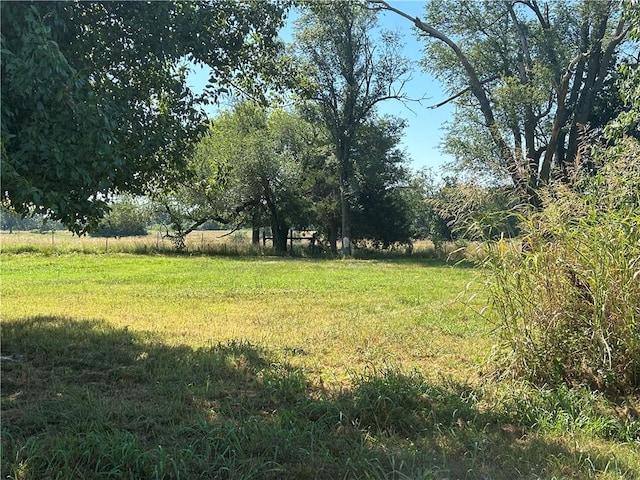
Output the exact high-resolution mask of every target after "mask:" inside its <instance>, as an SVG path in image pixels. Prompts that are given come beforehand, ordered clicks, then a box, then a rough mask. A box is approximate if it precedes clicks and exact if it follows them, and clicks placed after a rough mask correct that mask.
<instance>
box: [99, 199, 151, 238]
mask: <svg viewBox="0 0 640 480" xmlns="http://www.w3.org/2000/svg"><path fill="white" fill-rule="evenodd" d="M148 223H149V214H148V212H147V211H146V209H145V208H144V207H143V206H141V205H136V204H134V203H133V202H130V201H123V202H119V203H115V204H114V205H113V206H112V207H111V210H110V211H109V213H108V214H107V216H106V217H105V218H103V219H102V220H101V221H100V224H99V225H98V228H97V229H96V230H95V231H94V232H91V235H92V236H98V237H131V236H135V235H146V234H147V225H148Z"/></svg>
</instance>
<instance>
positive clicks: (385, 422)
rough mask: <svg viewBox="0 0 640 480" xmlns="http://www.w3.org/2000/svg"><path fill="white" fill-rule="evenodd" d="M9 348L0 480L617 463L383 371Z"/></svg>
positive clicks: (11, 329)
mask: <svg viewBox="0 0 640 480" xmlns="http://www.w3.org/2000/svg"><path fill="white" fill-rule="evenodd" d="M2 354H3V356H10V355H14V356H13V357H11V360H8V361H6V362H3V364H2V370H3V371H2V420H3V421H2V476H3V477H5V478H97V477H102V476H105V477H109V478H238V479H247V478H260V479H263V478H264V479H271V478H282V479H284V478H289V479H306V478H309V479H311V478H314V479H334V478H398V479H400V478H433V479H440V478H442V479H444V478H449V479H452V478H465V479H475V478H497V479H501V478H504V479H506V478H516V477H531V478H552V477H554V476H558V475H559V476H562V472H563V471H571V472H575V473H576V475H578V476H581V475H582V474H584V477H587V476H589V474H593V472H594V471H605V470H606V469H607V468H609V464H610V462H611V461H612V460H613V459H612V458H608V457H607V456H606V455H605V456H599V455H598V454H597V452H591V453H592V454H591V455H590V452H588V451H585V450H582V451H580V452H575V451H571V450H570V449H567V448H566V447H564V446H563V445H561V444H554V443H553V442H550V441H545V440H544V438H543V437H541V436H537V435H535V433H532V431H531V430H530V428H529V426H527V425H523V424H518V423H517V422H515V421H514V419H513V418H511V417H509V416H508V415H505V414H503V413H496V412H492V411H487V410H486V409H484V410H483V409H481V408H480V407H479V405H480V404H481V399H478V398H477V395H478V393H477V392H474V391H473V389H471V388H469V386H466V385H456V384H446V385H433V384H427V383H425V382H424V381H423V380H422V379H421V378H419V377H416V376H414V375H404V374H401V373H398V372H394V371H392V370H387V371H383V372H378V373H367V374H363V375H362V376H361V377H355V378H354V385H353V388H349V389H343V390H341V391H337V390H330V389H326V388H323V387H322V386H320V385H313V384H311V383H310V381H309V380H308V378H307V376H306V375H305V372H304V371H302V370H300V369H297V368H293V367H291V366H290V365H288V364H287V363H285V362H282V361H281V360H280V358H279V357H278V356H277V355H274V354H273V352H269V351H267V350H265V349H264V348H261V347H258V346H255V345H251V344H249V343H245V342H242V341H237V342H229V343H226V344H215V345H211V346H209V347H207V348H201V349H193V348H189V347H186V346H167V345H164V344H162V343H160V342H158V341H155V340H154V338H153V336H146V335H145V336H144V338H142V337H141V336H140V335H137V334H135V333H133V332H131V331H128V330H126V329H114V328H112V327H111V326H109V325H108V324H107V323H106V322H102V321H89V320H76V319H69V318H59V317H53V318H51V317H38V318H32V319H23V320H19V321H11V322H4V323H3V325H2ZM18 355H19V356H18ZM581 458H587V459H588V462H587V461H584V465H581V463H580V462H581V461H582V460H581ZM549 459H552V461H550V460H549ZM598 469H599V470H598ZM620 469H621V470H622V471H625V469H626V471H627V472H628V475H629V478H633V476H634V475H640V472H633V471H631V470H630V467H628V466H624V465H622V466H620Z"/></svg>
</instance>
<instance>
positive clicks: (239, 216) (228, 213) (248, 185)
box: [163, 102, 313, 253]
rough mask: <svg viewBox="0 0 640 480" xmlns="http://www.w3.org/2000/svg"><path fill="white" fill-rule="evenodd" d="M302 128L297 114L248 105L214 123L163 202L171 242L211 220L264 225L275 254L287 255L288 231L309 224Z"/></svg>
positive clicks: (305, 138) (306, 145) (305, 141)
mask: <svg viewBox="0 0 640 480" xmlns="http://www.w3.org/2000/svg"><path fill="white" fill-rule="evenodd" d="M308 128H309V125H308V124H306V123H305V122H304V121H302V119H301V118H300V117H299V116H297V115H294V114H291V113H288V112H285V111H283V110H277V109H276V110H273V111H271V112H268V111H267V109H266V108H264V107H260V106H258V105H256V104H254V103H250V102H241V103H238V104H237V105H236V106H235V107H234V109H233V110H232V111H229V112H223V113H222V114H220V115H219V116H218V117H217V118H215V119H214V120H213V121H212V123H211V124H210V129H209V132H208V134H207V135H206V136H205V137H204V138H203V139H202V140H201V141H200V143H199V144H198V146H197V148H196V151H195V154H194V156H193V158H192V159H191V162H190V171H191V172H192V175H191V176H190V177H189V178H187V179H186V180H185V181H184V182H180V183H178V184H176V185H175V186H174V188H173V189H172V192H171V194H170V195H167V196H165V197H164V199H163V203H164V206H165V209H166V210H167V212H169V214H170V216H171V218H172V223H173V226H174V230H175V231H176V233H177V237H178V238H180V237H182V238H183V237H184V236H185V235H186V234H188V233H189V232H190V231H193V229H195V228H197V227H198V226H199V225H202V224H204V223H205V222H207V221H210V220H215V221H218V222H221V223H225V224H230V223H234V224H236V225H242V224H250V225H252V226H253V227H254V228H255V227H259V226H262V225H263V224H264V223H266V224H268V225H269V226H270V227H271V232H272V235H273V243H274V247H275V249H276V251H277V252H280V253H282V252H286V250H287V236H288V232H289V229H290V228H291V227H292V226H294V225H303V224H304V223H305V218H308V215H307V214H306V213H305V212H306V211H307V210H308V207H307V203H309V202H310V197H309V195H308V194H307V192H306V191H305V186H306V185H308V183H307V182H306V181H305V180H304V177H303V164H305V160H304V157H305V156H306V155H307V154H308V153H307V152H308V151H309V150H310V148H312V147H313V145H310V144H309V141H308V136H306V135H305V130H306V129H308Z"/></svg>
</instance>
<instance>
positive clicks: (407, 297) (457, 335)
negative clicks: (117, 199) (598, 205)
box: [2, 254, 490, 382]
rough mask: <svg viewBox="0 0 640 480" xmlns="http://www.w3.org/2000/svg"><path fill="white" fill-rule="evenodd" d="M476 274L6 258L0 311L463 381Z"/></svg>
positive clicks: (313, 368)
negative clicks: (264, 348)
mask: <svg viewBox="0 0 640 480" xmlns="http://www.w3.org/2000/svg"><path fill="white" fill-rule="evenodd" d="M477 277H478V273H477V272H476V271H474V270H473V269H469V268H456V267H453V266H451V265H445V264H442V263H439V264H433V263H424V262H422V263H421V262H419V261H417V262H412V261H393V262H391V261H372V260H369V261H366V260H310V259H289V258H278V257H271V258H262V257H247V258H224V257H204V256H194V257H189V256H159V255H149V256H140V255H127V254H113V255H61V256H57V255H51V256H44V255H6V256H3V258H2V318H3V320H4V321H10V320H11V321H12V320H22V319H27V318H31V317H34V316H47V317H63V318H67V319H72V320H90V321H105V322H107V323H108V324H109V325H111V326H112V327H114V328H122V327H126V328H128V329H129V330H131V331H134V332H136V333H139V334H140V335H142V336H143V337H144V338H145V339H146V340H149V341H157V342H161V343H163V344H166V345H187V346H190V347H203V346H207V345H211V344H216V343H218V342H226V341H229V340H234V341H248V342H251V343H254V344H257V345H261V346H267V347H268V348H269V349H272V350H274V351H275V352H279V353H281V354H282V355H283V356H285V357H288V358H289V359H290V360H292V361H294V362H295V363H296V364H299V365H301V366H304V367H305V368H306V369H309V371H310V372H314V373H315V374H317V375H318V376H321V377H322V379H323V381H329V382H333V381H335V380H337V381H341V380H343V379H344V378H346V377H347V376H348V374H349V373H350V372H353V371H361V370H362V369H363V368H365V367H372V368H381V367H384V366H402V367H407V368H416V369H419V370H421V371H423V372H424V373H425V374H426V375H427V376H436V377H437V376H440V375H442V374H446V375H449V374H451V375H455V376H458V377H465V378H466V377H472V376H474V375H476V373H477V370H478V365H479V363H480V362H481V361H482V359H483V358H484V357H485V356H486V354H487V352H488V350H487V349H488V347H489V345H490V339H489V338H488V335H487V332H488V326H487V325H485V324H483V323H482V322H481V321H479V320H478V318H479V317H478V316H477V315H474V313H477V310H479V309H480V308H482V305H481V303H480V302H479V301H475V302H474V301H470V300H472V297H473V295H472V293H471V291H470V290H469V289H468V288H467V287H468V285H469V283H470V282H471V281H472V280H473V279H474V278H477ZM465 303H467V308H465V307H464V304H465ZM474 309H475V312H474ZM16 353H18V352H16ZM292 357H293V358H292Z"/></svg>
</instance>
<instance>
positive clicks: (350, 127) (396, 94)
mask: <svg viewBox="0 0 640 480" xmlns="http://www.w3.org/2000/svg"><path fill="white" fill-rule="evenodd" d="M376 25H377V24H376V16H375V13H372V12H370V11H367V10H366V9H365V8H364V6H363V5H362V4H361V3H359V2H354V1H346V2H318V3H311V4H310V5H309V7H308V9H307V11H306V12H305V13H304V14H303V15H302V16H301V18H300V19H299V21H298V23H297V27H296V35H295V44H294V45H295V50H296V53H297V58H298V60H299V62H300V63H301V65H302V68H303V71H304V79H303V87H304V88H303V95H304V97H305V98H306V99H307V100H308V101H309V102H311V103H312V104H313V105H314V106H315V107H316V112H317V115H318V118H319V120H320V121H321V122H322V124H323V125H324V126H325V127H326V128H327V131H328V132H329V136H330V139H331V143H332V147H333V154H334V156H335V159H336V163H337V174H338V185H339V192H340V210H341V212H340V213H341V227H342V228H341V237H342V250H343V253H345V254H350V252H351V249H350V242H351V223H352V222H351V216H352V209H353V205H354V203H355V200H356V195H355V191H354V172H355V169H354V155H353V152H354V147H355V142H356V138H357V136H358V132H359V131H360V130H361V129H362V128H363V126H364V124H365V123H366V122H367V120H369V119H371V118H372V117H374V116H375V112H376V106H377V105H378V104H379V103H380V102H382V101H385V100H388V99H401V98H403V93H402V87H403V85H404V82H405V81H406V80H407V78H408V73H409V66H408V63H407V61H406V60H405V59H404V58H403V57H402V56H401V55H400V44H399V41H398V37H397V35H393V34H391V33H389V32H385V33H382V34H380V35H379V37H378V38H377V39H376V38H374V30H375V28H376Z"/></svg>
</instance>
